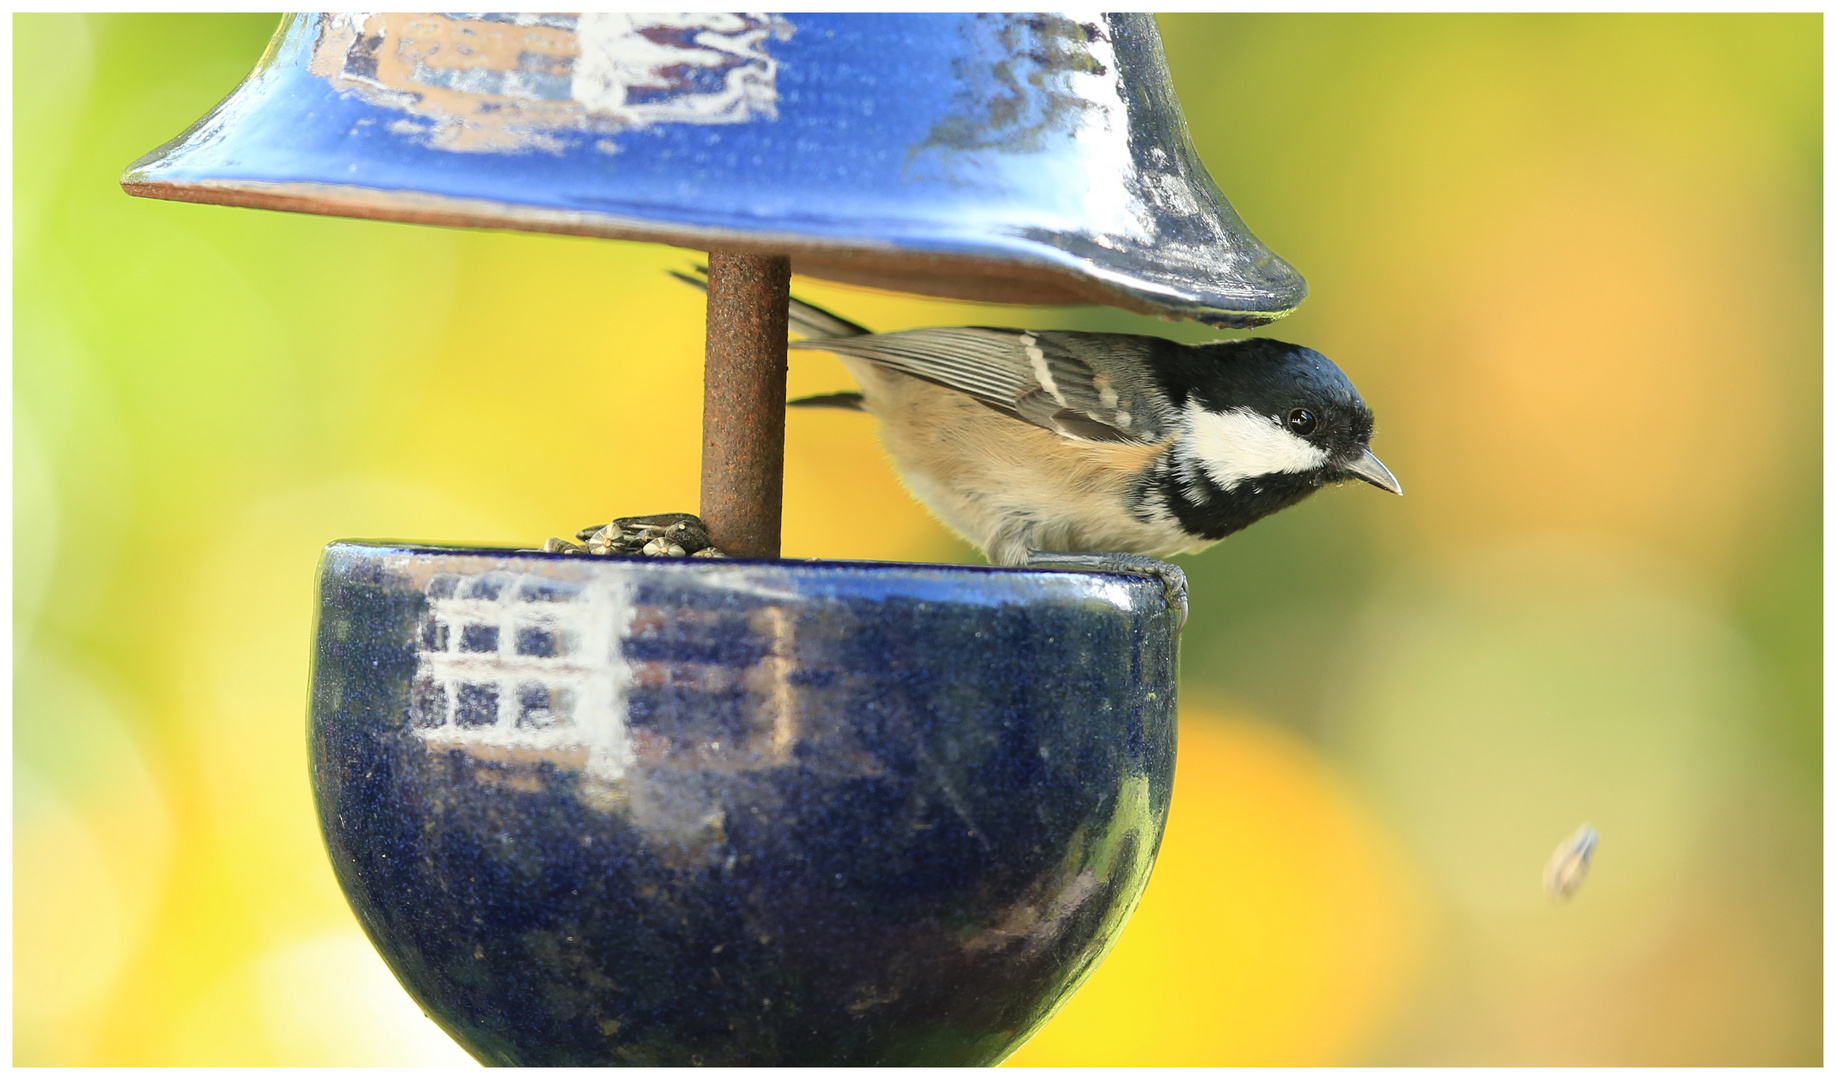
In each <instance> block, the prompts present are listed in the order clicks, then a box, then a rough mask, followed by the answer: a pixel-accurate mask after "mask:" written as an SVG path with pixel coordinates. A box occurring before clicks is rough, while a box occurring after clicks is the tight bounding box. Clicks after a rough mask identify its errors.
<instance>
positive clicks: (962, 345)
mask: <svg viewBox="0 0 1836 1080" xmlns="http://www.w3.org/2000/svg"><path fill="white" fill-rule="evenodd" d="M1154 344H1155V341H1154V339H1153V338H1144V337H1138V336H1135V335H1131V334H1087V333H1078V334H1072V333H1065V332H1051V331H1046V332H1040V333H1033V332H1030V331H1025V330H1007V329H999V328H993V327H980V326H954V327H932V328H929V329H924V330H899V331H895V332H893V333H890V334H867V335H862V336H860V337H849V338H840V339H835V338H830V339H825V340H818V341H798V342H793V343H792V344H791V347H792V348H798V349H822V350H825V351H827V352H832V353H839V354H841V355H843V356H854V357H859V358H860V359H862V360H870V361H872V362H874V363H876V364H880V365H882V366H884V367H888V368H891V369H892V370H894V371H899V372H903V373H904V374H907V375H913V376H916V377H918V378H920V379H927V380H929V381H931V382H934V383H938V384H940V385H943V386H947V387H949V388H950V389H952V390H960V391H962V392H963V393H965V394H969V395H971V396H972V397H975V398H979V399H980V400H982V401H983V402H986V403H987V404H989V405H992V406H994V407H995V408H997V409H1000V410H1001V411H1003V412H1006V413H1009V414H1011V415H1013V416H1015V417H1017V418H1019V419H1021V420H1024V421H1026V422H1027V423H1030V424H1036V425H1038V426H1039V427H1042V428H1045V429H1046V430H1048V431H1053V432H1057V433H1058V434H1060V435H1063V436H1065V437H1066V438H1070V439H1079V440H1083V441H1086V442H1130V443H1158V442H1160V441H1161V440H1163V439H1165V438H1167V437H1168V436H1170V435H1171V434H1172V433H1173V425H1174V423H1175V420H1176V410H1174V408H1173V406H1172V404H1171V403H1170V402H1169V401H1167V400H1166V396H1165V395H1164V394H1162V393H1161V392H1160V391H1159V389H1158V388H1157V386H1156V385H1155V384H1154V380H1153V379H1152V378H1151V377H1149V376H1148V374H1147V372H1146V367H1145V365H1146V363H1147V361H1148V359H1149V357H1150V355H1151V351H1152V347H1153V345H1154Z"/></svg>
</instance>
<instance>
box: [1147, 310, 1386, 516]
mask: <svg viewBox="0 0 1836 1080" xmlns="http://www.w3.org/2000/svg"><path fill="white" fill-rule="evenodd" d="M1162 377H1163V379H1164V380H1166V383H1167V385H1166V386H1165V389H1166V390H1167V392H1168V394H1169V396H1171V397H1172V398H1173V399H1174V401H1175V402H1176V403H1177V404H1179V405H1180V407H1181V408H1182V409H1183V410H1184V412H1185V426H1184V430H1183V431H1182V433H1181V436H1180V439H1179V441H1178V443H1177V444H1176V445H1175V447H1174V450H1173V453H1172V454H1171V455H1170V458H1169V461H1168V465H1167V473H1166V476H1165V477H1164V479H1163V489H1164V490H1163V498H1165V501H1166V503H1167V505H1168V507H1169V509H1172V510H1173V511H1174V512H1175V513H1176V514H1177V515H1178V517H1179V518H1180V521H1181V523H1182V524H1183V525H1185V526H1186V528H1187V529H1189V530H1191V531H1193V532H1196V533H1199V534H1200V535H1203V536H1206V537H1208V538H1215V537H1220V536H1224V535H1227V534H1228V533H1232V532H1235V531H1237V530H1238V529H1241V528H1243V527H1244V526H1246V525H1248V524H1250V523H1251V522H1253V521H1255V520H1257V519H1258V518H1261V517H1264V516H1266V515H1268V514H1271V513H1274V512H1275V511H1276V510H1280V509H1282V508H1284V507H1287V506H1292V505H1293V504H1294V503H1297V502H1299V501H1300V500H1301V499H1303V498H1305V497H1307V496H1308V495H1309V494H1312V492H1313V491H1315V490H1316V489H1317V488H1319V487H1320V485H1322V484H1327V483H1333V482H1336V481H1340V480H1363V481H1365V482H1367V483H1370V484H1374V485H1376V486H1377V487H1380V488H1383V489H1384V490H1386V491H1392V492H1395V493H1396V494H1398V495H1400V494H1402V487H1401V485H1399V484H1398V483H1397V482H1396V478H1395V477H1394V476H1392V475H1390V471H1389V470H1388V469H1386V468H1384V466H1383V463H1382V462H1380V461H1378V460H1377V458H1376V456H1375V455H1374V454H1372V453H1371V450H1370V441H1371V433H1372V430H1373V423H1372V419H1371V410H1370V409H1369V408H1368V407H1367V406H1366V405H1365V404H1364V399H1363V398H1362V397H1360V396H1359V394H1358V389H1357V387H1354V386H1353V385H1352V383H1351V380H1350V379H1348V378H1346V377H1345V373H1344V372H1343V371H1340V370H1339V366H1338V365H1337V364H1335V363H1333V362H1332V361H1331V360H1328V359H1326V357H1324V356H1321V355H1320V354H1319V353H1317V352H1314V351H1313V350H1312V349H1305V348H1302V347H1300V346H1298V345H1289V344H1287V343H1286V342H1281V341H1272V340H1269V339H1268V338H1251V339H1248V340H1243V341H1220V342H1214V343H1211V344H1207V345H1199V346H1191V347H1187V348H1185V349H1184V350H1183V352H1182V355H1181V356H1180V357H1179V358H1178V359H1177V360H1176V361H1175V362H1174V363H1172V364H1169V365H1167V366H1166V367H1165V368H1163V370H1162ZM1176 386H1177V389H1176Z"/></svg>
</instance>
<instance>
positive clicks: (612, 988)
mask: <svg viewBox="0 0 1836 1080" xmlns="http://www.w3.org/2000/svg"><path fill="white" fill-rule="evenodd" d="M320 590H321V604H322V606H321V610H320V616H319V623H318V629H317V651H316V656H315V662H314V670H313V698H312V720H311V733H310V746H311V758H312V774H313V787H314V792H315V794H316V796H317V799H318V804H319V813H320V820H321V824H322V826H323V828H324V831H325V837H326V842H327V846H328V848H329V850H330V853H331V859H332V864H333V867H334V869H335V870H336V873H337V875H338V879H339V882H340V884H341V885H342V886H343V888H344V891H345V894H346V896H347V897H349V899H350V901H351V904H352V906H353V907H354V908H355V910H356V912H357V914H358V917H359V919H360V920H361V921H362V922H363V925H364V927H365V929H366V930H367V931H368V932H369V934H370V936H371V938H372V940H374V941H375V942H376V944H377V946H378V948H379V949H380V950H381V951H382V953H383V955H384V956H385V957H386V958H387V959H388V961H389V964H390V966H391V967H392V968H393V969H394V970H395V972H396V974H397V975H398V976H399V977H400V978H401V980H402V982H403V984H404V985H405V986H406V987H407V988H408V989H409V991H410V992H411V993H412V994H413V995H414V997H415V999H416V1001H418V1002H419V1003H420V1004H421V1006H422V1007H423V1008H425V1009H426V1010H427V1011H428V1013H429V1014H430V1015H432V1016H433V1017H434V1018H435V1019H437V1020H438V1021H439V1022H440V1024H441V1025H442V1026H443V1027H444V1028H445V1029H446V1030H447V1031H448V1032H450V1033H451V1034H452V1035H453V1036H454V1037H455V1038H457V1039H458V1040H459V1041H460V1042H461V1043H462V1044H463V1045H464V1046H465V1047H466V1048H467V1049H468V1050H470V1051H471V1052H472V1053H473V1054H474V1055H476V1056H477V1057H478V1058H479V1059H480V1060H482V1061H485V1062H487V1063H491V1064H521V1065H563V1064H566V1065H610V1064H633V1065H683V1064H709V1065H717V1064H725V1065H740V1064H750V1065H772V1064H809V1065H814V1064H854V1065H891V1064H932V1065H947V1064H988V1063H993V1062H995V1061H998V1060H1000V1059H1001V1058H1002V1057H1004V1056H1006V1055H1007V1054H1008V1053H1009V1052H1011V1051H1012V1050H1013V1049H1015V1048H1016V1047H1018V1045H1019V1044H1020V1043H1021V1042H1022V1041H1023V1040H1024V1039H1025V1038H1026V1037H1027V1036H1028V1035H1029V1034H1030V1033H1031V1032H1032V1031H1033V1030H1035V1029H1036V1028H1037V1027H1038V1025H1039V1024H1041V1023H1043V1022H1044V1021H1045V1019H1046V1018H1047V1017H1048V1016H1049V1015H1050V1014H1051V1012H1052V1011H1053V1010H1054V1009H1055V1008H1056V1007H1057V1006H1058V1005H1059V1004H1060V1003H1061V1002H1062V1001H1063V1000H1064V999H1065V998H1066V997H1068V996H1069V994H1070V993H1071V992H1072V991H1073V990H1074V989H1075V988H1076V986H1077V985H1078V984H1079V983H1080V982H1081V981H1082V980H1083V979H1084V977H1085V976H1087V975H1088V974H1089V973H1090V971H1092V970H1093V969H1094V968H1095V966H1096V964H1097V963H1098V962H1099V961H1100V960H1101V958H1102V956H1103V955H1104V953H1105V952H1106V951H1107V950H1108V948H1109V946H1110V945H1111V944H1112V943H1113V942H1114V940H1115V938H1116V936H1117V935H1118V934H1119V933H1120V932H1121V929H1122V925H1123V923H1124V922H1125V921H1126V919H1127V918H1128V915H1129V913H1130V912H1131V911H1132V910H1133V908H1134V905H1135V902H1136V900H1137V899H1138V897H1139V895H1140V892H1141V890H1142V888H1143V887H1144V886H1145V884H1146V881H1147V876H1148V872H1149V869H1150V868H1151V866H1152V864H1153V860H1154V855H1155V852H1156V851H1157V850H1158V848H1159V844H1160V836H1161V831H1162V828H1163V827H1164V825H1165V822H1166V814H1167V808H1168V801H1169V797H1170V792H1171V782H1172V774H1173V751H1174V736H1175V710H1174V691H1175V675H1176V658H1175V652H1174V641H1175V637H1174V631H1173V618H1174V616H1173V615H1172V613H1170V612H1169V611H1168V610H1167V608H1166V605H1165V602H1164V599H1163V596H1162V593H1161V589H1160V587H1159V586H1158V584H1157V583H1155V582H1152V581H1151V580H1148V579H1137V578H1131V577H1127V576H1122V575H1103V574H1067V573H1050V572H1043V571H1029V570H1011V569H996V568H979V567H934V566H904V565H893V564H861V563H757V562H744V561H720V560H686V559H685V560H680V561H675V560H642V559H620V558H581V557H561V556H545V555H541V554H532V553H517V552H498V551H478V550H470V551H467V550H457V549H426V548H403V547H393V546H373V545H361V544H334V545H332V546H331V547H330V548H329V549H328V550H327V552H326V556H325V561H324V563H323V566H322V568H321V579H320ZM486 631H489V632H488V633H487V632H486ZM487 639H489V641H490V643H491V645H493V646H494V647H493V648H486V647H485V642H486V640H487ZM468 641H469V642H472V643H473V646H475V647H471V646H467V645H466V644H465V643H466V642H468ZM524 642H534V643H537V647H532V648H528V649H525V648H523V647H522V644H521V643H524Z"/></svg>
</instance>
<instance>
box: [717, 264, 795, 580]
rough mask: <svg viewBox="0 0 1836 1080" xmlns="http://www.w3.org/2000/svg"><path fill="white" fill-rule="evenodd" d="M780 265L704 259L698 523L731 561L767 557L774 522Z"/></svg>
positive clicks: (778, 477)
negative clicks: (704, 351) (704, 345)
mask: <svg viewBox="0 0 1836 1080" xmlns="http://www.w3.org/2000/svg"><path fill="white" fill-rule="evenodd" d="M790 273H791V270H790V260H789V259H788V258H784V257H782V256H778V255H746V254H741V253H739V252H734V251H710V252H708V354H707V356H708V359H707V368H706V377H705V382H704V384H703V388H702V413H701V520H702V521H703V522H704V523H706V525H707V527H708V537H709V538H710V539H711V540H712V541H713V542H714V546H715V547H717V548H719V549H720V550H722V551H724V552H726V553H727V554H728V555H731V556H733V557H734V558H740V559H775V558H777V557H778V555H779V552H780V547H781V537H780V530H781V527H782V524H783V520H784V377H785V372H786V370H787V367H788V365H787V364H786V361H785V341H786V335H787V334H788V333H789V328H790Z"/></svg>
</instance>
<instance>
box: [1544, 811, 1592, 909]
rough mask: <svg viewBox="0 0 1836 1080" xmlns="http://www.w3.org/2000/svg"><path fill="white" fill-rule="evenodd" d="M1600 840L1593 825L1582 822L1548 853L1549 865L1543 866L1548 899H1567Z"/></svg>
mask: <svg viewBox="0 0 1836 1080" xmlns="http://www.w3.org/2000/svg"><path fill="white" fill-rule="evenodd" d="M1599 844H1600V834H1599V833H1598V832H1595V831H1594V827H1593V826H1592V825H1582V826H1581V827H1580V828H1579V829H1576V830H1575V832H1574V835H1573V836H1570V837H1569V838H1568V839H1566V840H1564V841H1562V843H1561V844H1559V845H1558V846H1557V847H1556V849H1555V854H1553V855H1551V856H1549V865H1548V866H1545V867H1544V868H1543V891H1544V892H1546V893H1548V894H1549V898H1550V899H1551V900H1566V899H1568V898H1569V897H1570V896H1573V895H1574V893H1575V890H1576V889H1579V888H1580V887H1581V883H1582V882H1583V881H1585V880H1587V868H1588V866H1589V865H1590V864H1592V863H1593V861H1594V848H1596V847H1598V846H1599Z"/></svg>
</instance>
